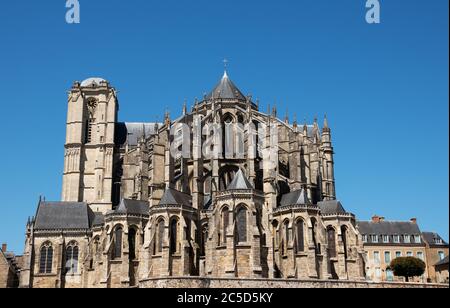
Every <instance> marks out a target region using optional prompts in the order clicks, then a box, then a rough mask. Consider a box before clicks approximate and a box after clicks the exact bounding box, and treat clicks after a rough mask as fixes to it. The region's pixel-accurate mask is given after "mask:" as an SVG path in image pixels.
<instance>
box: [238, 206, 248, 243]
mask: <svg viewBox="0 0 450 308" xmlns="http://www.w3.org/2000/svg"><path fill="white" fill-rule="evenodd" d="M236 233H237V240H238V243H245V242H247V208H246V207H245V206H240V207H239V208H238V210H237V212H236Z"/></svg>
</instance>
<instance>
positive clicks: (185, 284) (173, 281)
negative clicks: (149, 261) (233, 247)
mask: <svg viewBox="0 0 450 308" xmlns="http://www.w3.org/2000/svg"><path fill="white" fill-rule="evenodd" d="M448 287H449V286H448V285H439V284H419V283H409V284H407V283H387V282H386V283H373V282H365V281H329V280H328V281H327V280H283V279H233V278H217V279H216V278H165V279H146V280H142V281H141V282H140V288H186V289H205V288H225V289H229V288H235V289H237V288H239V289H252V288H253V289H258V288H260V289H273V288H275V289H280V288H322V289H324V288H325V289H334V288H378V289H382V288H391V289H392V288H448Z"/></svg>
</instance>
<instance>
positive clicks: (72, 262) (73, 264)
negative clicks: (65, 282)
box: [66, 242, 78, 274]
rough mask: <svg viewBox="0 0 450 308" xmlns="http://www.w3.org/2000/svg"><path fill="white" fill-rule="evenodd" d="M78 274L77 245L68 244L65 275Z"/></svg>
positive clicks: (74, 243)
mask: <svg viewBox="0 0 450 308" xmlns="http://www.w3.org/2000/svg"><path fill="white" fill-rule="evenodd" d="M76 273H78V245H77V243H76V242H70V243H69V245H67V248H66V274H76Z"/></svg>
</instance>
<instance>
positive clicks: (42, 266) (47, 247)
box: [39, 242, 53, 274]
mask: <svg viewBox="0 0 450 308" xmlns="http://www.w3.org/2000/svg"><path fill="white" fill-rule="evenodd" d="M40 254H41V255H40V258H39V273H40V274H51V272H52V265H53V247H52V244H51V243H50V242H47V243H45V244H44V245H43V246H42V247H41V251H40Z"/></svg>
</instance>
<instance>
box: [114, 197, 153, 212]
mask: <svg viewBox="0 0 450 308" xmlns="http://www.w3.org/2000/svg"><path fill="white" fill-rule="evenodd" d="M149 207H150V205H149V203H148V202H147V201H141V200H128V199H122V201H121V202H120V204H119V207H118V208H117V209H116V210H115V213H118V214H137V215H148V213H149Z"/></svg>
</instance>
